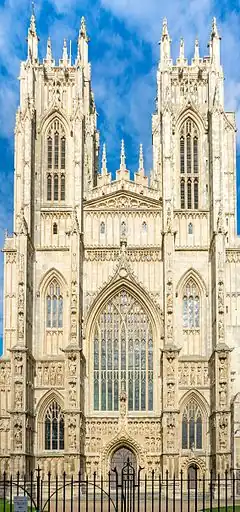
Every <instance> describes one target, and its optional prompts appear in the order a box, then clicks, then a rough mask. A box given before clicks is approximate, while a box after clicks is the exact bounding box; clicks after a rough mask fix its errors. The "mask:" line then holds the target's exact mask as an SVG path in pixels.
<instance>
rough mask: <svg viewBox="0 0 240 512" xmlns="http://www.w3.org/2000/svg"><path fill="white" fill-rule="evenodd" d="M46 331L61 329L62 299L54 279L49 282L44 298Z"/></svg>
mask: <svg viewBox="0 0 240 512" xmlns="http://www.w3.org/2000/svg"><path fill="white" fill-rule="evenodd" d="M46 313H47V314H46V317H47V318H46V327H47V329H62V328H63V297H62V294H61V289H60V286H59V284H58V282H57V280H56V279H54V280H53V281H51V283H50V285H49V287H48V292H47V297H46Z"/></svg>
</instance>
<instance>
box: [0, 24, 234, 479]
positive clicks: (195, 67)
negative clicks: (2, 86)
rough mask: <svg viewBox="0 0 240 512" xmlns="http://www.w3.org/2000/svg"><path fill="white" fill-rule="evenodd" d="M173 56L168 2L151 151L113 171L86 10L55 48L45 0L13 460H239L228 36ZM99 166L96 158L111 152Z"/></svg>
mask: <svg viewBox="0 0 240 512" xmlns="http://www.w3.org/2000/svg"><path fill="white" fill-rule="evenodd" d="M209 48H210V50H209V55H208V56H207V57H204V58H202V57H200V55H199V46H198V41H196V43H195V50H194V56H193V58H192V60H191V62H190V63H189V62H188V61H187V59H186V58H185V55H184V41H183V40H181V43H180V54H179V57H178V58H177V61H176V62H175V63H173V61H172V59H171V40H170V36H169V33H168V27H167V22H166V20H164V21H163V31H162V37H161V45H160V61H159V65H158V69H157V100H156V109H155V112H154V114H153V116H152V140H153V168H152V170H151V173H150V177H148V176H147V175H146V173H145V170H144V158H143V148H142V146H140V151H139V168H138V169H137V170H136V172H135V174H134V179H133V180H131V179H130V172H129V170H128V168H127V164H126V158H125V148H124V142H122V145H121V151H120V165H119V169H118V170H117V171H116V179H115V180H113V179H112V176H111V173H110V172H109V171H108V168H107V155H106V147H105V146H103V149H102V151H101V155H102V158H101V161H102V163H101V165H100V166H99V164H98V162H99V153H100V151H99V148H100V142H99V140H100V138H99V133H98V131H97V123H96V121H97V113H96V107H95V102H94V95H93V92H92V88H91V67H90V64H89V60H88V36H87V31H86V26H85V21H84V19H82V21H81V26H80V31H79V38H78V50H77V58H76V61H75V63H74V64H72V62H71V59H70V58H69V56H68V52H67V46H66V42H64V47H63V54H62V59H61V60H60V62H59V64H58V65H57V64H56V63H55V61H54V58H53V55H52V50H51V41H50V40H48V43H47V54H46V58H45V59H44V60H43V62H40V61H39V58H38V36H37V31H36V23H35V17H34V15H32V18H31V23H30V27H29V31H28V56H27V59H26V61H24V62H22V63H21V70H20V106H19V108H18V110H17V115H16V128H15V177H14V229H13V234H12V235H7V236H6V239H5V245H4V353H3V356H2V358H1V360H0V382H1V388H0V389H1V393H0V471H1V472H2V471H4V470H5V471H7V472H8V473H10V472H12V473H16V472H17V471H18V470H19V471H20V472H21V474H23V473H26V474H28V473H29V471H30V470H31V469H34V468H35V467H37V466H39V467H40V468H41V469H42V471H43V473H44V474H47V472H48V471H49V470H50V471H51V472H53V473H55V472H58V473H61V472H62V471H64V470H65V471H66V472H67V473H68V474H70V473H77V472H78V471H79V468H81V470H82V471H84V472H86V473H87V474H89V475H90V476H92V475H93V473H94V472H96V473H97V475H100V474H103V475H106V474H107V472H108V471H109V469H110V468H111V467H112V466H113V465H117V467H118V468H119V467H121V464H122V463H123V462H124V457H127V456H130V459H131V461H132V463H133V464H134V465H135V466H136V467H137V466H141V467H143V468H144V470H145V471H146V472H147V473H149V474H151V471H152V470H153V469H154V470H155V471H156V472H157V473H159V474H165V471H166V470H168V471H169V475H170V476H173V474H175V475H179V473H180V471H181V470H183V472H184V474H187V472H188V471H190V469H191V468H193V467H194V468H197V470H198V471H199V474H201V475H202V474H203V473H206V474H208V473H209V471H210V470H213V472H214V473H215V474H217V473H219V472H220V473H223V472H225V470H229V471H230V470H231V469H233V468H237V467H238V465H239V464H240V445H239V441H240V437H239V436H240V396H239V394H238V390H239V385H240V241H239V239H238V238H237V235H236V124H235V117H234V113H231V112H225V110H224V76H223V70H222V67H221V63H220V37H219V34H218V29H217V25H216V20H215V19H214V20H213V24H212V30H211V37H210V44H209ZM99 167H100V168H101V169H100V171H99V170H98V169H99Z"/></svg>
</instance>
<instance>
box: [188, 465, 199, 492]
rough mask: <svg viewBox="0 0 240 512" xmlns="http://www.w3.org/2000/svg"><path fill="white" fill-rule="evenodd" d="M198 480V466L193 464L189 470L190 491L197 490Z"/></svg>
mask: <svg viewBox="0 0 240 512" xmlns="http://www.w3.org/2000/svg"><path fill="white" fill-rule="evenodd" d="M197 480H198V466H197V465H196V464H191V465H190V466H189V468H188V486H189V489H195V488H196V485H197Z"/></svg>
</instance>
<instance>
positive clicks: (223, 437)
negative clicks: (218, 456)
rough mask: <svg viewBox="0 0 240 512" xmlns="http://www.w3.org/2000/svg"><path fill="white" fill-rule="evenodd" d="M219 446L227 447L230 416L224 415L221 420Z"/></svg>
mask: <svg viewBox="0 0 240 512" xmlns="http://www.w3.org/2000/svg"><path fill="white" fill-rule="evenodd" d="M218 435H219V447H220V449H221V450H226V449H227V436H228V417H227V415H223V416H221V417H220V420H219V431H218Z"/></svg>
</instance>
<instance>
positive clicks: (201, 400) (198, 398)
mask: <svg viewBox="0 0 240 512" xmlns="http://www.w3.org/2000/svg"><path fill="white" fill-rule="evenodd" d="M191 400H193V401H194V402H196V404H197V405H198V407H199V408H200V410H201V412H202V414H203V415H204V416H205V417H208V416H209V413H210V409H209V405H208V403H207V400H206V398H205V397H204V396H203V395H202V394H201V393H200V392H199V391H198V390H197V389H194V390H189V391H187V392H186V393H185V394H184V395H183V396H182V398H181V400H180V402H179V409H180V411H183V409H184V407H185V406H186V405H187V404H188V403H189V402H190V401H191Z"/></svg>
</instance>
